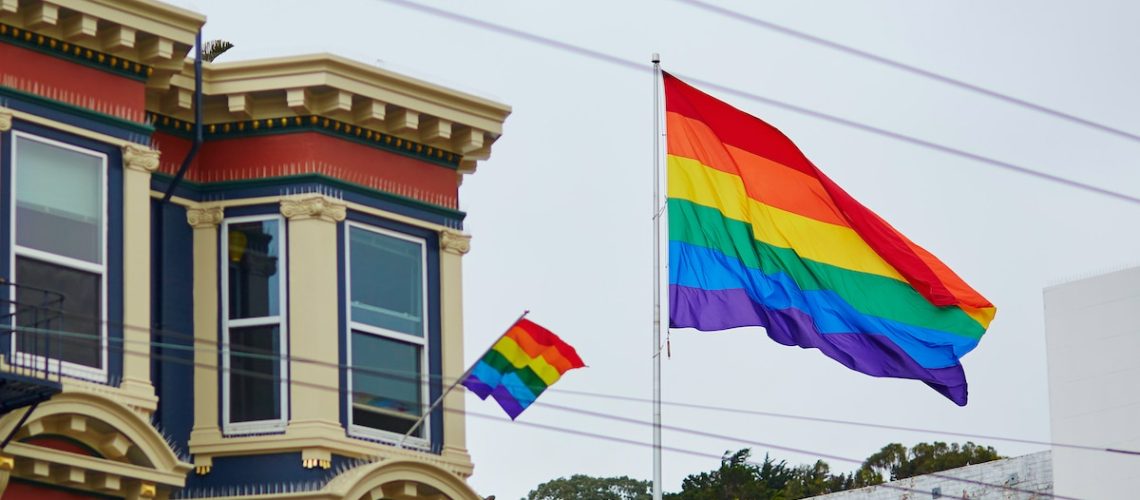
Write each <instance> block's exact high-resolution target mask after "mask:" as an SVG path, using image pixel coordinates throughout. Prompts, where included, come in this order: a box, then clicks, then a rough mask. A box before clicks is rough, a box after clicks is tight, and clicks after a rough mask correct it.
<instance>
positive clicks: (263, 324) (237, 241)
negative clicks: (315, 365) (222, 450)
mask: <svg viewBox="0 0 1140 500" xmlns="http://www.w3.org/2000/svg"><path fill="white" fill-rule="evenodd" d="M284 227H285V226H284V222H283V221H282V219H281V217H280V216H276V215H272V216H252V217H234V218H230V219H227V220H225V221H224V222H223V223H222V226H221V232H222V233H221V238H220V240H221V248H220V253H221V255H220V258H221V261H222V262H223V265H222V266H223V269H222V273H221V274H222V290H223V298H222V415H223V424H224V430H225V431H226V433H228V434H240V433H250V432H265V431H273V430H280V429H283V428H284V426H285V421H286V408H287V407H288V406H287V395H288V390H287V387H286V385H285V384H286V376H285V373H286V370H287V366H288V365H287V363H286V355H285V338H286V324H287V322H286V321H285V317H286V315H285V311H286V310H287V309H286V306H285V303H284V301H285V297H286V293H285V290H286V288H285V287H286V283H287V282H286V278H285V271H286V268H287V265H286V260H285V243H284V238H283V232H284V231H283V228H284Z"/></svg>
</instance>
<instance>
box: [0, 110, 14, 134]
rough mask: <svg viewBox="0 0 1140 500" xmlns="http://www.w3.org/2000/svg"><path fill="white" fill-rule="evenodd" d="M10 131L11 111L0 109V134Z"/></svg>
mask: <svg viewBox="0 0 1140 500" xmlns="http://www.w3.org/2000/svg"><path fill="white" fill-rule="evenodd" d="M9 130H12V110H10V109H8V108H0V132H7V131H9Z"/></svg>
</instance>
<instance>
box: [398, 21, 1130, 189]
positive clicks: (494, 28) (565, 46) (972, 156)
mask: <svg viewBox="0 0 1140 500" xmlns="http://www.w3.org/2000/svg"><path fill="white" fill-rule="evenodd" d="M379 1H382V2H387V3H390V4H394V5H398V6H401V7H404V8H407V9H409V10H415V11H419V12H422V13H425V14H429V15H432V16H436V17H440V18H444V19H447V20H450V21H454V22H456V23H460V24H465V25H467V26H472V27H475V28H479V29H483V30H486V31H491V32H494V33H498V34H501V35H506V36H509V37H512V38H517V39H520V40H525V41H528V42H531V43H535V44H539V45H544V46H547V47H551V48H554V49H558V50H561V51H563V52H569V53H571V54H575V55H578V56H582V57H586V58H590V59H595V60H598V61H602V62H605V63H608V64H612V65H615V66H620V67H623V68H626V69H632V70H636V71H646V72H648V71H651V68H650V67H649V66H648V65H646V64H642V63H639V62H635V61H630V60H627V59H622V58H620V57H617V56H613V55H610V54H606V53H604V52H599V51H596V50H593V49H587V48H584V47H581V46H577V45H572V44H569V43H566V42H562V41H559V40H555V39H553V38H549V37H545V36H542V35H536V34H534V33H528V32H526V31H522V30H518V29H515V28H511V27H508V26H504V25H501V24H495V23H491V22H489V21H484V20H481V19H476V18H473V17H468V16H464V15H462V14H456V13H454V12H449V11H446V10H443V9H437V8H435V7H430V6H427V5H422V4H419V3H416V2H412V1H409V0H379ZM673 74H675V75H677V76H678V77H680V78H681V79H683V80H685V81H687V82H690V83H695V84H697V85H699V86H702V87H705V88H708V89H715V90H717V91H720V92H723V93H726V94H730V95H734V96H737V97H741V98H744V99H748V100H752V101H755V102H759V103H763V104H767V105H769V106H773V107H777V108H780V109H784V110H787V111H792V112H794V113H798V114H802V115H805V116H810V117H812V118H817V119H819V120H823V121H828V122H831V123H835V124H839V125H843V126H845V127H850V128H854V129H858V130H862V131H864V132H868V133H871V134H875V135H879V136H882V137H887V138H890V139H894V140H896V141H899V142H905V143H908V144H911V145H914V146H919V147H922V148H926V149H931V150H934V151H939V152H941V153H945V154H948V155H951V156H957V157H959V158H965V159H968V160H972V161H975V162H978V163H984V164H987V165H990V166H992V167H997V168H1000V169H1003V170H1009V171H1012V172H1017V173H1020V174H1024V175H1028V176H1031V177H1036V178H1038V179H1043V180H1047V181H1050V182H1055V183H1058V184H1062V185H1064V186H1068V187H1070V188H1074V189H1079V190H1083V191H1088V192H1092V193H1096V194H1100V195H1103V196H1107V197H1110V198H1115V199H1117V200H1121V201H1125V202H1128V203H1133V204H1136V205H1140V197H1135V196H1131V195H1127V194H1124V193H1119V192H1116V191H1112V190H1109V189H1105V188H1101V187H1097V186H1094V185H1092V184H1087V183H1083V182H1078V181H1074V180H1071V179H1067V178H1064V177H1061V176H1057V175H1053V174H1048V173H1044V172H1040V171H1037V170H1034V169H1031V168H1028V167H1024V166H1021V165H1017V164H1015V163H1011V162H1007V161H1004V160H998V159H995V158H990V157H988V156H983V155H980V154H977V153H972V152H969V151H966V150H963V149H958V148H955V147H952V146H947V145H944V144H939V143H936V142H932V141H928V140H925V139H920V138H918V137H914V136H910V135H906V134H903V133H901V132H894V131H891V130H887V129H883V128H879V127H876V126H874V125H869V124H866V123H862V122H857V121H854V120H849V119H847V118H843V117H839V116H836V115H832V114H828V113H824V112H822V111H816V110H813V109H810V108H805V107H803V106H799V105H796V104H791V103H788V102H784V101H780V100H777V99H773V98H770V97H764V96H761V95H758V94H754V93H751V92H746V91H744V90H740V89H736V88H733V87H728V86H725V85H720V84H717V83H714V82H711V81H708V80H704V79H701V78H697V77H692V76H688V75H685V74H680V73H673Z"/></svg>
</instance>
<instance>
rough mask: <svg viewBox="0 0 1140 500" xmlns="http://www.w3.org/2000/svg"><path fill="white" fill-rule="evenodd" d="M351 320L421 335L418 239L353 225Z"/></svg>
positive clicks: (421, 281) (420, 247) (421, 274)
mask: <svg viewBox="0 0 1140 500" xmlns="http://www.w3.org/2000/svg"><path fill="white" fill-rule="evenodd" d="M350 234H351V236H350V240H351V241H350V242H349V244H350V245H351V246H350V250H349V251H350V255H351V258H352V263H351V267H352V270H351V272H352V275H351V277H352V292H351V295H352V321H355V322H359V323H365V324H369V325H373V326H377V327H380V328H385V329H388V330H393V331H397V332H401V333H407V334H410V335H416V336H420V337H422V336H423V334H424V333H423V265H424V264H423V252H422V246H421V245H420V244H419V243H415V242H411V241H406V240H402V239H399V238H394V237H391V236H387V235H383V234H378V233H374V232H371V231H366V230H364V229H360V228H352V230H351V232H350Z"/></svg>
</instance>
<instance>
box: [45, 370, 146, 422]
mask: <svg viewBox="0 0 1140 500" xmlns="http://www.w3.org/2000/svg"><path fill="white" fill-rule="evenodd" d="M136 388H137V387H112V386H108V385H102V384H97V383H93V382H88V381H85V380H80V379H68V378H65V379H63V392H64V393H79V394H90V395H93V396H99V397H103V398H107V399H111V400H114V401H118V402H120V403H122V404H124V405H126V406H127V407H128V408H130V409H132V410H134V411H136V412H141V414H142V416H143V418H150V414H151V413H154V411H155V410H157V409H158V396H155V395H154V390H153V389H150V387H149V385H148V386H146V387H145V389H149V390H143V391H139V390H135V389H136Z"/></svg>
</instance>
